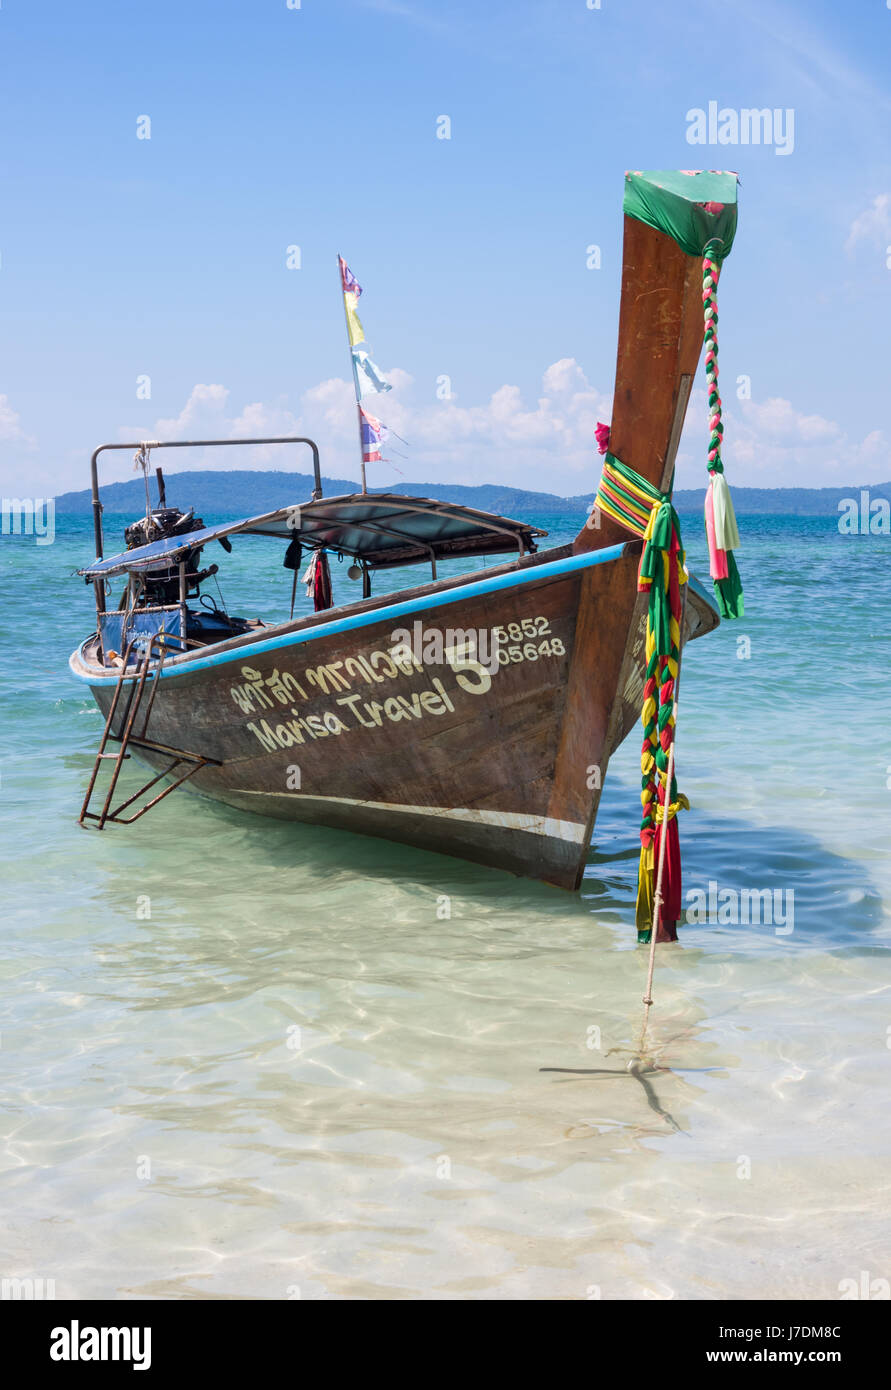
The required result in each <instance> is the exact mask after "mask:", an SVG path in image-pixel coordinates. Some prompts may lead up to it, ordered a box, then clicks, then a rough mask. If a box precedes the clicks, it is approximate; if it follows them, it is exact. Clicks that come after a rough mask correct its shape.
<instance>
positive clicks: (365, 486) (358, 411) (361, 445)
mask: <svg viewBox="0 0 891 1390" xmlns="http://www.w3.org/2000/svg"><path fill="white" fill-rule="evenodd" d="M342 261H343V257H342V256H341V255H338V257H337V278H338V279H339V281H340V293H341V295H342V297H343V320H344V323H345V324H346V332H347V344H348V346H349V349H350V370H351V371H352V373H353V386H354V388H355V391H356V420H357V422H358V425H359V464H360V467H361V469H362V491H363V492H367V491H368V484H367V482H366V479H365V443H364V441H363V439H362V401H361V398H360V396H359V387H358V386H357V384H356V371H355V367H354V366H353V344H352V342H351V340H350V316H349V314H348V313H347V303H346V291H345V290H344V288H343V271H342V269H341V263H342Z"/></svg>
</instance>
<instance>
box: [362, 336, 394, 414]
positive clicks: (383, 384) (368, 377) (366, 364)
mask: <svg viewBox="0 0 891 1390" xmlns="http://www.w3.org/2000/svg"><path fill="white" fill-rule="evenodd" d="M353 378H354V380H355V383H356V400H357V401H361V400H363V399H364V397H365V396H370V395H373V394H374V392H376V391H392V389H393V388H392V386H391V385H390V383H389V381H387V380H386V378H385V377H384V375H383V373H382V371H381V369H380V367H376V366H375V364H374V363H373V362H372V360H371V358H370V357H369V356H368V353H367V352H366V351H365V349H364V348H358V347H354V348H353Z"/></svg>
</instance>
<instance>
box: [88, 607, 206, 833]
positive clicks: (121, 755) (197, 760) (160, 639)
mask: <svg viewBox="0 0 891 1390" xmlns="http://www.w3.org/2000/svg"><path fill="white" fill-rule="evenodd" d="M169 640H170V639H169V636H167V635H165V634H164V633H155V634H153V635H151V636H139V637H134V638H133V640H132V641H131V642H130V643H129V645H128V647H127V649H126V651H125V652H124V656H123V661H122V664H121V669H120V673H119V675H118V680H117V685H116V686H115V692H114V695H113V697H112V701H111V707H110V708H109V711H108V717H107V719H106V720H105V728H104V729H103V731H102V738H101V740H100V743H99V751H98V753H97V754H96V759H95V762H94V763H93V771H92V774H91V776H90V782H89V786H88V787H87V794H86V796H85V797H84V803H83V806H82V807H81V811H80V815H79V816H78V825H82V826H84V827H85V828H86V823H87V821H96V822H97V825H96V829H97V830H103V829H104V828H105V825H106V823H107V822H108V821H113V822H115V823H116V824H118V825H132V824H133V822H134V821H137V820H139V818H140V816H144V815H145V813H146V811H150V810H151V809H152V807H153V806H157V804H158V802H159V801H163V800H164V798H165V796H169V795H170V793H171V792H174V791H176V789H177V787H181V786H182V784H183V782H185V781H187V780H188V779H189V778H190V777H192V776H194V774H195V773H196V772H198V771H200V769H201V768H202V767H220V766H222V764H221V761H220V759H218V758H208V757H205V755H204V754H203V753H190V752H188V751H187V750H186V749H185V748H171V747H170V746H169V745H168V744H166V743H158V742H157V741H156V740H155V739H150V738H148V736H147V730H148V722H149V718H150V717H151V713H152V706H153V705H154V703H155V696H156V695H157V693H158V683H159V681H160V679H161V672H162V671H163V669H164V658H165V656H166V655H167V650H168V642H169ZM143 643H144V644H145V651H144V654H143V658H142V662H141V664H140V666H139V668H138V674H137V675H136V676H135V678H133V679H132V683H131V685H130V689H129V692H128V695H127V700H126V703H125V705H124V709H123V713H122V715H121V721H120V724H119V725H118V730H119V732H118V733H115V732H114V731H113V729H112V724H113V723H114V718H115V715H116V713H117V709H118V705H119V703H120V699H121V693H122V691H123V689H124V683H125V681H126V679H127V672H128V668H129V666H130V656H131V653H132V651H133V648H134V647H135V646H137V647H142V645H143ZM156 645H157V646H158V648H159V656H158V661H157V665H156V667H155V669H154V671H153V672H150V671H149V668H150V666H151V663H152V656H153V651H154V648H155V646H156ZM150 674H151V686H150V694H149V699H148V706H147V708H146V711H145V718H144V719H143V721H142V727H141V729H140V730H139V732H138V733H134V725H135V723H136V717H137V715H138V713H139V710H140V707H141V705H142V701H143V697H144V695H145V693H146V685H147V684H148V681H149V675H150ZM109 742H112V743H117V744H119V745H120V746H119V748H118V751H117V752H116V753H109V752H106V749H107V746H108V744H109ZM131 747H132V748H136V749H143V750H145V751H147V752H150V753H163V754H166V755H167V756H168V757H169V758H170V759H171V761H170V763H169V765H168V766H167V767H165V768H164V769H163V770H162V771H161V772H159V773H158V774H157V775H156V776H155V777H152V778H151V780H150V781H148V782H144V783H143V785H142V786H141V787H140V788H139V790H138V791H136V792H134V793H133V795H132V796H130V797H128V798H127V800H126V801H122V802H121V803H120V805H118V806H114V807H113V806H112V800H113V798H114V793H115V787H116V786H117V782H118V778H119V777H120V775H121V769H122V767H123V766H124V763H125V761H126V760H127V759H128V758H129V757H130V754H129V752H128V749H129V748H131ZM105 761H112V762H113V763H114V766H113V767H112V769H111V781H110V783H109V786H108V790H107V792H106V794H105V802H104V804H103V806H102V810H101V811H100V812H99V813H98V814H97V813H96V812H95V811H91V810H90V802H91V800H92V797H93V792H94V790H95V787H96V779H97V778H98V776H99V769H100V768H101V767H102V764H103V762H105ZM183 764H185V771H184V772H182V773H181V774H180V775H179V776H178V777H177V778H176V780H175V781H174V782H171V784H170V786H169V787H165V788H164V790H163V791H161V792H159V793H158V795H157V796H154V797H152V799H151V801H149V802H147V803H146V804H145V805H144V806H141V807H140V808H139V810H138V811H135V812H134V813H133V814H132V815H130V816H125V815H123V814H122V812H124V811H126V810H128V809H129V807H131V806H132V805H133V803H134V802H136V801H138V800H139V799H140V797H142V796H144V795H145V793H146V792H148V791H150V790H151V788H152V787H154V786H156V785H157V784H158V782H161V781H163V779H164V778H165V777H170V776H172V775H173V773H174V772H175V771H176V769H177V768H178V767H180V766H181V765H183Z"/></svg>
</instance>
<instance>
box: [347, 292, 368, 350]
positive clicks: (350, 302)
mask: <svg viewBox="0 0 891 1390" xmlns="http://www.w3.org/2000/svg"><path fill="white" fill-rule="evenodd" d="M356 299H357V296H356V295H355V294H352V293H351V292H350V291H349V290H347V291H346V293H345V294H344V296H343V307H344V308H345V309H346V320H347V333H348V334H349V338H350V347H355V346H356V344H357V343H364V342H365V329H364V328H363V327H362V321H361V319H360V318H359V315H358V314H357V313H356Z"/></svg>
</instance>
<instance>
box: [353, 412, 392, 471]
mask: <svg viewBox="0 0 891 1390" xmlns="http://www.w3.org/2000/svg"><path fill="white" fill-rule="evenodd" d="M359 414H360V417H361V420H362V458H363V460H364V461H365V463H380V461H381V445H382V444H385V443H386V441H387V439H388V438H389V435H390V431H389V430H388V429H387V427H386V425H384V424H382V423H381V421H380V420H378V419H376V418H375V416H373V415H372V414H371V413H370V412H369V411H367V410H366V409H365V407H364V405H360V406H359Z"/></svg>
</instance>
